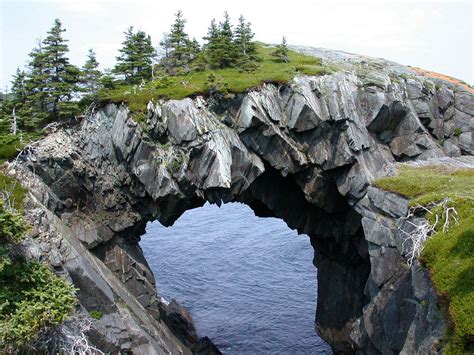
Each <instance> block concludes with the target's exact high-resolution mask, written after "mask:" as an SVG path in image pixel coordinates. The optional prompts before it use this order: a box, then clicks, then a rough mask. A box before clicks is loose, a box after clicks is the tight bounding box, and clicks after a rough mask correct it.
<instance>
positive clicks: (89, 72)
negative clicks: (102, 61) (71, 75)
mask: <svg viewBox="0 0 474 355" xmlns="http://www.w3.org/2000/svg"><path fill="white" fill-rule="evenodd" d="M98 67H99V62H98V61H97V58H96V54H95V52H94V51H93V50H92V49H89V52H88V53H87V60H86V62H85V63H84V66H83V67H82V73H81V74H82V75H81V83H82V85H83V88H84V91H85V92H86V96H87V97H88V98H91V99H94V98H95V97H96V96H97V91H98V90H99V89H100V88H101V87H102V83H101V79H102V73H101V72H100V70H99V69H98Z"/></svg>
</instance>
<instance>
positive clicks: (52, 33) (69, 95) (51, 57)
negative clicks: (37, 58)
mask: <svg viewBox="0 0 474 355" xmlns="http://www.w3.org/2000/svg"><path fill="white" fill-rule="evenodd" d="M65 31H66V30H65V29H63V28H62V24H61V21H59V19H56V20H55V21H54V25H53V27H52V28H51V29H50V30H49V31H48V36H47V37H46V38H45V39H44V41H43V46H44V47H43V54H44V55H43V58H42V60H43V62H44V73H45V74H46V75H47V78H46V82H45V89H46V92H47V97H46V101H47V105H48V107H47V110H48V111H50V112H51V115H52V119H53V120H59V119H60V118H61V117H63V116H64V117H68V116H69V117H70V116H72V115H73V114H74V113H76V111H77V109H78V106H77V103H76V102H75V101H74V100H73V99H74V95H75V93H76V92H77V91H78V86H77V84H78V82H79V74H80V72H79V70H78V69H77V68H76V67H75V66H73V65H71V64H70V63H69V59H68V58H67V57H66V53H67V52H69V48H68V46H67V44H66V42H67V40H66V39H64V38H63V37H62V33H63V32H65Z"/></svg>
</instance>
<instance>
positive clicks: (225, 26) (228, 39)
mask: <svg viewBox="0 0 474 355" xmlns="http://www.w3.org/2000/svg"><path fill="white" fill-rule="evenodd" d="M217 43H218V55H219V58H220V63H219V64H220V67H221V68H226V67H230V66H231V65H232V64H234V62H235V58H236V49H235V44H234V34H233V32H232V25H231V23H230V17H229V14H228V13H227V11H226V12H225V13H224V22H221V23H220V24H219V36H218V42H217Z"/></svg>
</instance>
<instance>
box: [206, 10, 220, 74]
mask: <svg viewBox="0 0 474 355" xmlns="http://www.w3.org/2000/svg"><path fill="white" fill-rule="evenodd" d="M218 37H219V28H218V27H217V24H216V19H212V21H211V24H210V25H209V28H208V30H207V35H206V36H205V37H204V38H203V39H204V40H206V41H207V43H206V44H205V45H204V50H205V56H206V60H207V62H208V63H209V65H210V66H211V67H213V68H215V67H219V57H218V51H217V47H218V43H217V42H218Z"/></svg>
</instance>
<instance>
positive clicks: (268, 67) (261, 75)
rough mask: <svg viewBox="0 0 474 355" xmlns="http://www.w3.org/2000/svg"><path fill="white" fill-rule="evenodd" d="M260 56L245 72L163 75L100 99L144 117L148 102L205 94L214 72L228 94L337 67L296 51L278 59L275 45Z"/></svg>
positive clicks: (262, 50)
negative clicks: (255, 66) (285, 61)
mask: <svg viewBox="0 0 474 355" xmlns="http://www.w3.org/2000/svg"><path fill="white" fill-rule="evenodd" d="M257 48H258V56H259V57H260V58H261V61H260V62H259V63H258V68H257V69H256V70H255V71H252V72H242V71H239V70H238V68H226V69H216V70H203V71H193V72H191V73H188V74H185V75H180V76H161V77H160V78H157V79H155V80H154V81H150V82H148V83H146V85H145V86H144V87H143V88H142V89H139V88H138V87H137V86H135V87H134V86H121V87H119V88H117V89H115V90H107V91H102V92H101V93H100V98H101V100H103V101H105V102H116V103H119V102H125V103H127V105H128V107H129V109H130V110H131V111H132V112H135V113H139V112H141V113H142V115H141V116H140V117H138V120H140V119H144V117H145V116H144V115H143V113H144V112H145V109H146V105H147V103H148V102H149V101H150V100H153V99H160V98H164V99H183V98H185V97H192V96H195V95H198V94H202V95H206V94H207V93H208V92H209V89H210V85H209V83H208V77H209V75H210V74H213V75H214V76H215V77H216V78H217V79H218V81H219V82H221V83H223V84H225V89H226V91H227V92H228V93H231V94H232V93H242V92H245V91H246V90H248V89H252V88H256V87H258V86H260V85H262V84H263V83H269V82H270V83H281V84H285V83H288V82H289V81H290V80H291V79H293V78H294V76H295V75H297V74H305V75H324V74H329V73H332V72H333V71H335V68H333V67H330V66H327V65H323V64H322V61H321V59H319V58H317V57H313V56H309V55H305V54H301V53H297V52H294V51H290V53H289V59H290V61H289V63H283V62H279V61H276V60H275V58H274V57H273V56H272V55H271V53H272V52H273V51H274V48H270V47H268V46H265V45H262V44H259V45H258V46H257Z"/></svg>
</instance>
